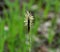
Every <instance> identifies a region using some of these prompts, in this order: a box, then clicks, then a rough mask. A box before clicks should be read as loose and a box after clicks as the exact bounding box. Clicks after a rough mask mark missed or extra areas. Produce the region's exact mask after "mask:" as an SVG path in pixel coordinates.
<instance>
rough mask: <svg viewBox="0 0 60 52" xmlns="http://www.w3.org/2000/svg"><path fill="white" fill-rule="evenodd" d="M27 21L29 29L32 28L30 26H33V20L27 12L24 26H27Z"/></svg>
mask: <svg viewBox="0 0 60 52" xmlns="http://www.w3.org/2000/svg"><path fill="white" fill-rule="evenodd" d="M28 19H29V21H30V23H29V24H30V27H31V26H32V24H33V20H34V18H33V16H32V15H31V14H30V13H29V12H28V11H27V12H26V14H25V21H24V22H25V26H28Z"/></svg>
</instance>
